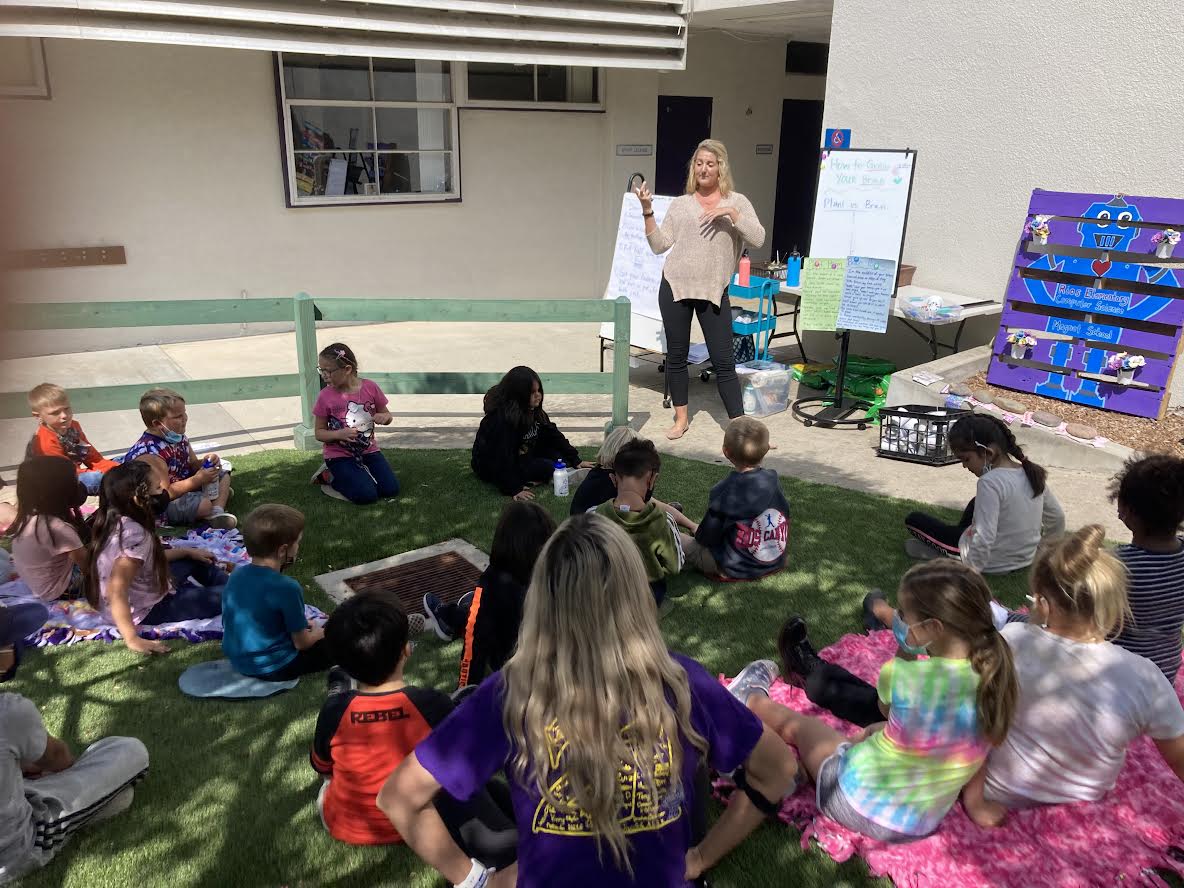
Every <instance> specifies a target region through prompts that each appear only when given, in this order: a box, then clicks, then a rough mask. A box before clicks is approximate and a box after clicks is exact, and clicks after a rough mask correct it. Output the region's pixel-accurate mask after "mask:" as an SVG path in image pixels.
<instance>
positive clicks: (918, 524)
mask: <svg viewBox="0 0 1184 888" xmlns="http://www.w3.org/2000/svg"><path fill="white" fill-rule="evenodd" d="M949 444H950V450H951V451H953V453H954V455H955V456H957V457H958V458H959V459H960V460H962V466H963V467H964V468H965V469H966V470H967V471H969V472H971V473H972V474H974V475H977V476H978V484H977V485H976V486H975V494H974V499H972V500H971V501H970V503H969V504H968V505H967V506H966V509H965V510H964V511H963V512H962V518H961V520H959V522H958V523H957V524H946V523H945V522H944V521H941V520H940V519H938V518H934V517H933V516H932V515H927V514H925V513H924V512H911V513H910V514H909V515H908V516H907V517H906V518H905V519H904V524H905V528H906V529H907V530H908V532H909V533H911V534H912V535H913V536H914V537H916V539H912V540H906V541H905V551H906V552H907V553H908V554H909V555H910V556H911V557H913V558H922V559H928V558H937V557H939V556H941V555H948V556H951V557H954V558H959V557H961V559H962V561H964V562H965V563H966V564H969V565H970V566H971V567H973V568H974V569H975V570H977V571H979V572H980V573H986V574H999V573H1010V572H1011V571H1013V570H1022V569H1024V568H1025V567H1027V566H1028V565H1030V564H1031V563H1032V559H1033V558H1034V557H1035V555H1036V546H1037V545H1038V544H1039V542H1040V536H1041V534H1042V533H1043V534H1057V533H1061V532H1062V531H1064V529H1065V514H1064V512H1062V511H1061V504H1060V503H1058V502H1057V498H1056V497H1055V496H1053V495H1052V491H1051V490H1049V489H1048V485H1047V476H1048V473H1047V472H1045V470H1044V469H1043V468H1041V467H1040V466H1038V465H1036V463H1034V462H1032V461H1031V460H1030V459H1028V458H1027V456H1025V455H1024V451H1023V449H1022V448H1021V447H1020V446H1019V444H1017V443H1016V440H1015V435H1013V434H1012V433H1011V429H1009V428H1008V427H1007V425H1006V423H1004V422H1003V420H1001V419H998V418H997V417H994V416H989V415H986V414H979V413H976V414H973V415H971V416H964V417H962V418H961V419H959V420H958V421H957V422H955V423H954V425H953V426H952V427H951V428H950V433H949Z"/></svg>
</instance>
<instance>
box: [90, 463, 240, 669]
mask: <svg viewBox="0 0 1184 888" xmlns="http://www.w3.org/2000/svg"><path fill="white" fill-rule="evenodd" d="M168 496H169V494H168V490H167V489H166V487H165V484H164V481H163V480H162V479H161V478H160V477H159V476H157V475H156V474H155V473H154V472H153V471H152V467H151V466H149V465H148V464H147V463H144V462H140V461H139V460H132V461H131V462H126V463H124V464H123V465H120V466H116V467H115V468H113V469H112V470H111V471H109V472H108V473H107V474H106V475H104V476H103V485H102V487H101V488H100V490H99V509H98V511H97V512H96V513H95V520H94V528H93V531H92V533H93V535H94V543H93V544H92V546H91V550H90V561H89V563H88V564H87V570H86V598H87V600H88V601H89V602H90V604H91V607H93V608H95V609H96V610H98V611H99V612H100V613H101V614H102V615H103V616H104V617H105V618H106V619H107V620H109V621H110V622H112V623H114V624H115V627H116V628H117V629H118V630H119V634H120V635H121V636H122V638H123V640H124V642H125V643H126V644H127V646H128V648H129V649H131V650H133V651H135V652H136V653H139V654H167V653H168V651H169V648H168V645H166V644H165V643H164V642H163V641H158V640H150V639H147V638H141V637H140V632H139V629H138V628H137V627H138V626H159V625H160V624H162V623H182V622H188V621H190V620H208V619H210V618H211V617H216V616H218V615H219V614H221V613H222V587H223V585H225V583H226V574H224V573H223V572H222V571H220V570H217V569H216V568H215V567H214V566H213V565H210V564H204V569H203V570H201V571H200V574H201V577H200V579H201V584H200V585H199V584H194V583H189V582H180V580H178V582H179V585H177V586H176V587H175V588H174V584H173V579H175V578H177V577H181V578H184V577H185V576H187V575H188V574H190V573H191V571H190V569H189V568H190V567H191V566H192V567H193V568H197V567H199V566H203V565H199V564H198V563H197V562H195V561H191V560H192V559H197V560H198V561H201V562H205V561H206V559H209V558H210V555H209V553H203V552H200V551H199V550H196V549H189V548H185V547H176V548H170V549H167V550H166V549H165V548H164V547H163V546H162V545H161V544H160V538H159V537H157V535H156V516H155V513H156V507H157V506H158V505H160V500H163V502H164V503H167V502H168ZM161 508H163V506H161ZM187 560H188V561H187ZM169 562H173V564H174V565H178V566H179V569H178V570H177V572H176V574H175V575H173V576H171V574H172V573H173V572H172V570H171V569H170V564H169ZM194 575H195V576H196V573H194Z"/></svg>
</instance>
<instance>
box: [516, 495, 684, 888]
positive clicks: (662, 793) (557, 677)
mask: <svg viewBox="0 0 1184 888" xmlns="http://www.w3.org/2000/svg"><path fill="white" fill-rule="evenodd" d="M502 678H503V681H504V683H505V704H504V708H503V713H502V717H503V720H504V723H505V728H506V733H507V735H508V736H509V737H510V739H511V741H512V746H513V749H514V757H513V760H512V762H511V764H510V775H511V778H512V779H514V780H516V781H517V782H518V783H519V784H520V785H522V786H525V787H533V788H534V791H535V792H537V793H538V794H539V795H540V796H542V798H543V800H544V802H545V803H546V804H547V805H549V806H551V807H552V808H553V809H554V810H556V811H557V812H559V813H560V814H561V815H572V816H576V817H578V818H579V819H581V820H585V822H586V824H587V827H588V829H589V831H590V832H591V833H592V834H593V835H595V836H596V837H597V841H598V842H599V841H601V840H603V841H605V842H607V843H608V846H609V848H610V850H611V851H612V855H613V858H614V860H615V862H616V864H617V866H618V867H619V868H621V869H623V870H626V871H627V872H629V873H630V874H632V872H633V867H632V863H631V861H630V859H629V844H628V839H627V837H626V833H625V830H624V828H623V827H622V825H621V823H620V819H619V818H620V811H621V808H622V807H623V806H624V805H625V799H624V797H623V791H622V788H621V774H622V771H623V770H624V769H626V768H628V769H630V770H632V771H633V773H634V774H635V776H636V779H637V787H636V789H635V796H636V797H637V798H640V797H642V796H645V797H648V798H649V799H650V804H651V810H655V811H656V810H657V809H658V808H659V806H660V805H661V803H662V801H663V800H667V801H669V800H672V799H675V798H677V797H678V796H679V792H680V785H679V784H680V775H681V772H682V741H683V740H684V739H685V740H686V741H688V742H690V743H691V744H692V745H693V746H694V747H695V748H696V749H698V750H699V751H700V752H701V753H703V754H704V755H705V754H706V752H707V741H706V740H705V739H704V738H703V737H702V736H701V735H700V734H699V733H698V732H697V731H696V730H695V729H694V727H693V726H692V724H691V693H690V686H689V683H688V680H687V674H686V670H684V669H683V668H682V666H680V665H679V664H678V663H677V662H675V661H674V659H673V658H672V657H671V656H670V653H669V651H668V650H667V648H666V643H665V642H664V641H663V640H662V633H661V632H660V631H659V629H658V620H657V608H656V607H655V606H654V597H653V593H652V592H651V591H650V587H649V583H648V582H647V580H646V572H645V567H644V565H643V564H642V561H641V555H640V554H639V553H638V550H637V546H636V545H635V544H634V543H633V541H632V540H631V539H630V538H629V535H628V534H627V533H626V532H625V531H624V530H622V529H621V528H619V527H617V526H616V525H615V524H613V523H612V522H611V521H608V520H607V519H605V518H602V517H600V516H599V515H595V514H584V515H576V516H575V517H572V518H569V519H568V520H567V521H565V522H563V524H561V525H560V526H559V530H557V531H556V532H555V535H554V536H553V537H552V538H551V539H550V540H549V541H548V543H547V545H546V546H545V547H544V548H543V552H542V554H541V555H540V556H539V560H538V562H537V563H536V564H535V568H534V574H533V575H532V577H531V582H530V588H529V590H528V592H527V594H526V603H525V606H524V609H523V615H522V629H521V631H520V633H519V636H518V647H517V649H516V650H515V652H514V655H513V656H512V657H511V658H510V660H509V662H507V663H506V665H505V667H504V668H503V669H502ZM560 760H561V761H562V767H560V766H559V764H558V763H559V762H560ZM560 773H561V774H562V777H563V779H562V780H560V781H559V782H555V781H556V779H557V776H556V775H558V774H560Z"/></svg>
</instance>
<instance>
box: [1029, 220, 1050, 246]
mask: <svg viewBox="0 0 1184 888" xmlns="http://www.w3.org/2000/svg"><path fill="white" fill-rule="evenodd" d="M1051 218H1052V216H1033V217H1032V218H1031V219H1029V220H1028V224H1027V225H1025V226H1024V239H1025V240H1030V241H1032V243H1035V244H1046V243H1048V235H1049V228H1048V221H1049V220H1050V219H1051Z"/></svg>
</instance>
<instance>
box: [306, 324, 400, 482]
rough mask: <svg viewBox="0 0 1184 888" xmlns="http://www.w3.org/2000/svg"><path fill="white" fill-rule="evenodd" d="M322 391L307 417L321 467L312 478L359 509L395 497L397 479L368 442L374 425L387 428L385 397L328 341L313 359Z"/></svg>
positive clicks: (347, 352) (350, 356) (349, 353)
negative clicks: (322, 460)
mask: <svg viewBox="0 0 1184 888" xmlns="http://www.w3.org/2000/svg"><path fill="white" fill-rule="evenodd" d="M317 370H318V372H319V373H320V374H321V379H322V380H324V382H325V387H324V388H323V389H321V393H320V394H319V395H317V402H316V404H314V405H313V408H312V415H313V416H315V417H316V424H317V425H316V438H317V440H318V441H320V442H321V443H322V444H324V445H325V447H324V454H325V464H324V466H322V467H321V468H320V469H318V470H317V473H316V475H314V476H313V479H312V480H313V483H314V484H327V485H329V486H328V488H326V489H325V492H326V493H328V492H329V491H330V490H333V491H335V492H336V494H337V495H338V496H340V497H341V498H342V499H347V500H349V501H350V502H351V503H358V504H359V505H365V504H367V503H373V502H376V501H378V500H379V499H380V498H381V499H387V498H389V497H393V496H398V495H399V479H398V478H396V477H395V473H394V471H393V470H392V469H391V467H390V463H388V462H387V461H386V457H384V456H383V455H382V451H381V450H379V449H378V443H377V442H376V441H375V440H374V424H375V423H378V424H379V425H390V424H391V420H392V419H393V417H392V416H391V415H390V412H389V411H388V410H387V409H386V407H387V399H386V395H384V394H383V393H382V389H380V388H379V387H378V385H377V384H376V383H375V382H374V381H373V380H370V379H361V378H359V376H358V359H357V358H355V357H354V353H353V350H352V349H351V348H350V347H349V346H348V345H345V344H344V343H341V342H334V343H333V344H332V345H330V346H328V347H327V348H325V349H324V350H323V351H322V352H321V353H320V355H319V356H318V357H317Z"/></svg>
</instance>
